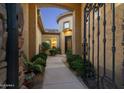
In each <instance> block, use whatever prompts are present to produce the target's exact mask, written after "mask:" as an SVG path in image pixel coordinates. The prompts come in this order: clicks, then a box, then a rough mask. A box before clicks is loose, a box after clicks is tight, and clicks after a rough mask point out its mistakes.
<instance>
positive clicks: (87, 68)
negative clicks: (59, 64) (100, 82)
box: [66, 52, 96, 78]
mask: <svg viewBox="0 0 124 93" xmlns="http://www.w3.org/2000/svg"><path fill="white" fill-rule="evenodd" d="M66 57H67V62H68V63H69V66H70V68H71V69H73V70H74V71H76V72H77V73H78V74H80V76H81V77H88V78H91V77H95V75H96V73H95V69H94V66H93V65H92V63H91V62H90V61H88V60H86V62H84V59H83V58H82V57H81V56H79V55H72V54H71V53H70V52H68V53H67V54H66Z"/></svg>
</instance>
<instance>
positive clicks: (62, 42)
mask: <svg viewBox="0 0 124 93" xmlns="http://www.w3.org/2000/svg"><path fill="white" fill-rule="evenodd" d="M67 21H69V23H70V29H73V15H69V16H65V17H63V18H61V19H60V20H59V22H58V25H59V32H61V33H60V40H61V53H62V54H65V34H64V32H63V30H64V29H63V27H64V26H63V25H64V22H67ZM66 36H72V33H69V34H68V35H66ZM72 47H73V46H72Z"/></svg>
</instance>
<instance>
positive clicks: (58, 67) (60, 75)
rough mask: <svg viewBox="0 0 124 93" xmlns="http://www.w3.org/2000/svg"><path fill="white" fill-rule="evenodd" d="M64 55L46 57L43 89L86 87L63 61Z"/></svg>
mask: <svg viewBox="0 0 124 93" xmlns="http://www.w3.org/2000/svg"><path fill="white" fill-rule="evenodd" d="M64 61H65V57H64V56H60V55H58V56H55V57H48V59H47V66H46V70H45V76H44V82H43V89H86V88H87V87H86V86H85V84H84V83H81V82H80V81H79V80H78V79H77V77H76V76H75V75H74V74H73V73H72V72H71V71H70V70H69V69H68V67H67V66H66V65H65V64H64V63H63V62H64Z"/></svg>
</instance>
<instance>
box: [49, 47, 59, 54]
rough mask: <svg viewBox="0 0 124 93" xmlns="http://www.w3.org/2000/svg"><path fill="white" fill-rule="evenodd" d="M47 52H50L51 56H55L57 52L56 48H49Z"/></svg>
mask: <svg viewBox="0 0 124 93" xmlns="http://www.w3.org/2000/svg"><path fill="white" fill-rule="evenodd" d="M49 52H50V55H51V56H55V55H56V54H57V49H56V48H52V49H50V50H49Z"/></svg>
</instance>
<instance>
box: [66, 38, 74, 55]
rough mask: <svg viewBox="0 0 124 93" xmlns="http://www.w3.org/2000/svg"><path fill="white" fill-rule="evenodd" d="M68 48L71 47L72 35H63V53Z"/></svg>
mask: <svg viewBox="0 0 124 93" xmlns="http://www.w3.org/2000/svg"><path fill="white" fill-rule="evenodd" d="M68 49H72V36H65V53H66V52H67V50H68Z"/></svg>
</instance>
